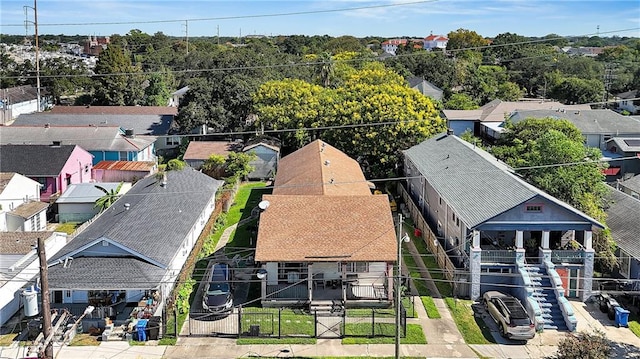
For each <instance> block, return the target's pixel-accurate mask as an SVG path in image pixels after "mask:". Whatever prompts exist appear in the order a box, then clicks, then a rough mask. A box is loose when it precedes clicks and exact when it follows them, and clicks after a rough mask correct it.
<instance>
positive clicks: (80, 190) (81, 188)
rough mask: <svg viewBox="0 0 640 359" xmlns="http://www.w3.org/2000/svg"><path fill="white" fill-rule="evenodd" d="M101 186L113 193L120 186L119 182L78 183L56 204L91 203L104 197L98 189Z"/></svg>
mask: <svg viewBox="0 0 640 359" xmlns="http://www.w3.org/2000/svg"><path fill="white" fill-rule="evenodd" d="M96 186H100V187H102V188H104V189H106V190H107V191H112V190H115V189H116V188H118V186H120V183H119V182H101V183H76V184H72V185H70V186H69V187H67V190H66V191H64V193H63V194H62V196H60V198H58V199H57V200H56V203H91V202H95V201H96V200H97V199H98V198H100V197H102V196H104V192H102V191H101V190H100V189H98V188H96Z"/></svg>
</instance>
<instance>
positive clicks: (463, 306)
mask: <svg viewBox="0 0 640 359" xmlns="http://www.w3.org/2000/svg"><path fill="white" fill-rule="evenodd" d="M444 301H445V302H446V303H447V306H448V307H449V309H450V310H451V315H452V316H453V320H454V321H455V322H456V326H457V327H458V330H460V334H462V337H463V338H464V341H465V342H466V343H467V344H491V342H490V341H489V340H487V338H486V337H485V333H487V330H488V329H489V328H488V327H486V325H485V324H484V322H483V321H482V319H481V318H480V319H478V321H476V318H475V316H474V315H473V309H472V308H471V304H473V301H471V300H463V299H454V298H445V299H444ZM481 325H482V326H484V327H485V328H486V329H485V331H483V330H482V328H481ZM488 334H489V337H491V333H488Z"/></svg>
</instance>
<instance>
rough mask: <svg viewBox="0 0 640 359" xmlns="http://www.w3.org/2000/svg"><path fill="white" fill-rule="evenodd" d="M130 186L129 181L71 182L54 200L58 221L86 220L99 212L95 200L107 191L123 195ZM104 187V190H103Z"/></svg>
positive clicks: (80, 221)
mask: <svg viewBox="0 0 640 359" xmlns="http://www.w3.org/2000/svg"><path fill="white" fill-rule="evenodd" d="M130 188H131V183H129V182H102V183H93V182H92V183H78V184H72V185H71V186H69V188H67V190H66V191H65V192H64V193H63V194H62V196H60V198H58V200H56V204H57V205H58V222H60V223H65V222H79V223H82V222H86V221H88V220H90V219H91V218H93V217H95V215H97V214H98V213H99V212H100V208H98V207H97V206H96V201H97V200H98V199H100V198H101V197H103V196H104V195H106V194H107V193H105V191H107V192H108V193H111V192H115V191H116V190H117V191H118V192H116V194H118V195H119V196H122V195H124V194H125V193H127V192H128V191H129V189H130ZM103 189H104V190H103Z"/></svg>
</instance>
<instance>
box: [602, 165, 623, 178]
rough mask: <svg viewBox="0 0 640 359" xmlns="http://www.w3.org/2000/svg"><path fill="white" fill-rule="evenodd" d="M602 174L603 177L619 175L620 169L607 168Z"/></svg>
mask: <svg viewBox="0 0 640 359" xmlns="http://www.w3.org/2000/svg"><path fill="white" fill-rule="evenodd" d="M602 173H604V175H605V176H616V175H617V174H618V173H620V167H611V168H607V169H604V170H603V171H602Z"/></svg>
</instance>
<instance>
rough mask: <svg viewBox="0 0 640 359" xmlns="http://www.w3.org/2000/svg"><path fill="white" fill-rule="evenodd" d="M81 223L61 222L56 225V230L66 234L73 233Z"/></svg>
mask: <svg viewBox="0 0 640 359" xmlns="http://www.w3.org/2000/svg"><path fill="white" fill-rule="evenodd" d="M79 225H80V223H78V222H65V223H61V224H59V225H58V226H57V227H56V232H63V233H66V234H72V233H73V232H74V231H75V230H76V228H78V226H79Z"/></svg>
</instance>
